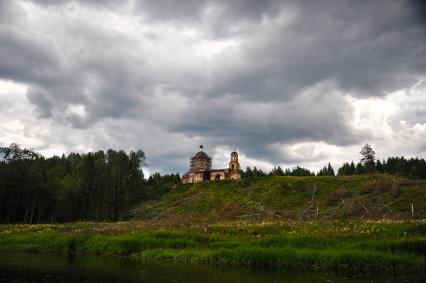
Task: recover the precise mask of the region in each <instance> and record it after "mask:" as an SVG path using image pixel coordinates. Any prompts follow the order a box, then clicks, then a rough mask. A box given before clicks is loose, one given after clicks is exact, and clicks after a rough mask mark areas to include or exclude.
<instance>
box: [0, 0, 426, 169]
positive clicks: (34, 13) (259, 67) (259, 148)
mask: <svg viewBox="0 0 426 283" xmlns="http://www.w3.org/2000/svg"><path fill="white" fill-rule="evenodd" d="M200 142H202V143H203V144H204V149H205V151H206V152H207V153H208V154H209V155H210V156H212V158H213V166H214V167H217V168H221V167H226V166H227V163H228V162H229V154H230V152H231V151H232V150H233V149H234V147H237V150H238V152H239V156H240V163H241V166H242V167H243V168H245V167H246V166H251V167H253V166H256V167H258V168H261V169H264V170H270V169H271V168H272V167H273V166H276V165H280V166H282V167H293V166H295V165H299V166H304V167H307V168H309V169H311V170H319V169H320V168H321V167H323V166H324V165H326V164H327V163H328V162H331V164H332V166H334V167H335V169H337V168H338V167H339V166H341V164H342V163H343V162H346V161H351V160H354V161H355V162H357V161H358V160H359V158H360V156H359V151H360V149H361V147H362V146H363V145H364V144H365V143H369V144H371V145H372V146H373V148H374V150H375V151H376V153H377V157H378V158H379V159H383V158H387V157H389V156H400V155H404V156H407V157H415V156H418V157H420V158H426V3H425V2H424V1H408V0H407V1H402V0H376V1H369V0H360V1H349V0H306V1H298V0H290V1H277V0H263V1H258V0H233V1H229V0H218V1H213V0H179V1H172V0H156V1H148V0H142V1H134V0H123V1H115V0H104V1H95V0H85V1H83V0H79V1H77V0H75V1H69V0H0V146H8V145H9V144H10V143H18V144H21V145H22V146H24V147H29V148H33V149H34V150H36V151H38V152H40V153H42V154H43V155H45V156H52V155H61V154H62V153H65V154H67V153H70V152H82V153H84V152H88V151H97V150H100V149H102V150H107V149H109V148H112V149H116V150H118V149H123V150H125V151H127V152H128V151H130V150H137V149H142V150H143V151H144V152H145V153H146V156H147V163H148V166H147V168H146V170H147V171H150V172H154V171H159V172H161V173H163V174H166V173H173V172H179V173H181V174H182V173H185V171H186V170H187V168H188V167H189V158H190V157H191V156H192V155H193V154H194V153H195V152H196V151H198V146H199V144H200Z"/></svg>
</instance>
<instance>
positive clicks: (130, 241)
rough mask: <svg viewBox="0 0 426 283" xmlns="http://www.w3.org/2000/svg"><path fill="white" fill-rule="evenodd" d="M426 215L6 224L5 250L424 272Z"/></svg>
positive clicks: (2, 229) (1, 246) (2, 231)
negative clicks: (174, 224)
mask: <svg viewBox="0 0 426 283" xmlns="http://www.w3.org/2000/svg"><path fill="white" fill-rule="evenodd" d="M425 227H426V221H420V220H419V221H416V222H395V221H333V222H308V221H303V222H293V221H289V222H260V223H248V222H224V223H216V224H214V225H210V226H209V228H208V229H207V230H206V228H205V227H204V226H203V225H198V226H197V225H194V226H193V227H185V228H171V227H154V226H149V225H148V224H146V223H140V222H119V223H90V222H88V223H76V224H66V225H1V226H0V250H14V251H29V252H56V253H77V254H93V255H120V256H129V257H130V258H132V259H134V260H173V261H182V262H203V263H210V264H223V265H237V266H246V267H262V268H286V269H301V270H306V269H310V270H318V269H319V270H332V271H336V270H337V271H352V270H356V271H368V272H381V271H394V272H413V271H420V272H424V269H425V267H426V264H425V256H426V229H425Z"/></svg>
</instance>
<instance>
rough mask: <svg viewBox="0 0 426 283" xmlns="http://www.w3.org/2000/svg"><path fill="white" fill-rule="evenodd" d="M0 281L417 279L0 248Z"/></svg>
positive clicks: (228, 282) (171, 282)
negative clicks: (31, 251)
mask: <svg viewBox="0 0 426 283" xmlns="http://www.w3.org/2000/svg"><path fill="white" fill-rule="evenodd" d="M1 282H20V283H21V282H67V283H71V282H72V283H74V282H96V283H101V282H103V283H109V282H129V283H132V282H157V283H165V282H168V283H181V282H182V283H183V282H186V283H198V282H207V283H212V282H223V283H231V282H232V283H255V282H256V283H264V282H265V283H266V282H296V283H308V282H309V283H311V282H348V283H358V282H380V283H384V282H422V277H421V276H419V275H415V276H411V277H387V276H386V275H380V276H379V277H377V276H375V277H371V276H366V275H358V276H353V275H352V276H351V278H349V277H348V276H342V275H340V276H337V275H332V274H323V273H307V272H286V271H261V270H246V269H241V268H224V267H217V266H207V265H199V264H176V263H167V262H157V263H138V262H132V261H130V260H128V259H123V258H115V257H86V256H84V257H83V256H81V257H67V256H58V255H50V254H28V253H4V252H2V253H1V254H0V283H1Z"/></svg>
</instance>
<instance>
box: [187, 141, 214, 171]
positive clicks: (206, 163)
mask: <svg viewBox="0 0 426 283" xmlns="http://www.w3.org/2000/svg"><path fill="white" fill-rule="evenodd" d="M200 148H201V149H202V148H203V147H202V146H200ZM211 168H212V159H211V158H210V157H209V156H208V155H207V153H205V152H204V151H202V150H201V151H199V152H197V153H196V154H195V155H194V156H193V157H192V158H191V165H190V168H189V170H190V171H205V170H209V169H211Z"/></svg>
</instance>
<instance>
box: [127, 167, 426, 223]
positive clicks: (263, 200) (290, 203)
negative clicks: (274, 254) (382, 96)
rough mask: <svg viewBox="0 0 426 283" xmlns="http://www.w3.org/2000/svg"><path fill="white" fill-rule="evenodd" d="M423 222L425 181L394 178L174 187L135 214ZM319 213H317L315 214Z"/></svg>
mask: <svg viewBox="0 0 426 283" xmlns="http://www.w3.org/2000/svg"><path fill="white" fill-rule="evenodd" d="M411 204H413V205H414V209H415V213H414V218H416V219H423V218H426V181H425V182H421V181H416V182H413V181H410V180H405V179H402V178H399V177H396V176H390V175H384V174H381V175H380V174H378V175H357V176H338V177H327V176H324V177H264V178H249V179H243V180H241V181H221V182H215V181H211V182H204V183H198V184H193V185H191V184H180V185H175V186H174V187H173V188H172V189H171V190H170V192H169V193H167V194H166V195H164V196H162V197H161V198H160V199H158V200H155V201H153V200H151V201H148V202H144V203H142V204H141V205H139V206H138V207H137V208H135V209H134V210H133V215H136V218H138V219H140V220H143V221H155V222H158V221H160V222H169V223H180V224H188V223H201V222H203V223H214V222H218V221H230V220H232V221H235V220H240V221H264V220H270V221H275V220H284V219H292V220H316V219H320V220H335V219H337V220H342V219H352V220H355V219H383V218H386V219H394V220H402V219H411V218H412V215H411ZM317 208H318V213H317Z"/></svg>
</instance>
